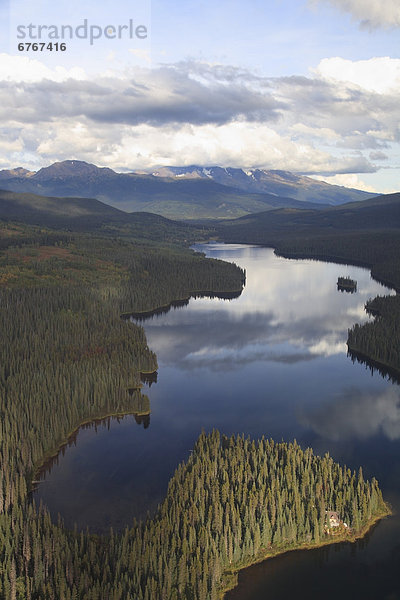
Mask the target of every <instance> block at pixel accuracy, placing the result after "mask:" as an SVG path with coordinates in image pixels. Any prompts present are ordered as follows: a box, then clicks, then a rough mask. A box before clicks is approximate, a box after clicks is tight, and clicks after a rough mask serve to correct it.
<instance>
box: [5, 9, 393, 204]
mask: <svg viewBox="0 0 400 600" xmlns="http://www.w3.org/2000/svg"><path fill="white" fill-rule="evenodd" d="M99 4H100V3H99V2H97V1H96V2H95V1H94V0H86V1H85V0H83V1H78V0H69V1H68V2H58V3H54V1H53V0H51V1H50V0H0V169H8V168H15V167H17V166H22V167H25V168H27V169H30V170H37V169H39V168H41V167H43V166H47V165H49V164H51V163H53V162H55V161H61V160H66V159H76V160H85V161H87V162H90V163H94V164H97V165H98V166H108V167H111V168H113V169H115V170H116V171H150V172H151V170H152V169H153V168H154V167H159V166H161V165H174V166H182V165H185V166H187V165H193V164H196V165H202V166H212V165H220V166H224V167H241V168H246V169H247V168H265V169H283V170H288V171H293V172H296V173H300V174H305V175H309V176H312V177H316V178H318V179H323V180H324V181H327V182H330V183H337V184H340V185H346V186H348V187H357V188H359V189H366V190H369V191H374V192H375V191H376V192H380V193H389V192H392V191H398V190H400V146H399V142H400V102H399V100H400V56H399V48H400V44H399V42H400V2H399V1H398V0H385V1H384V2H382V0H262V1H261V0H247V1H246V2H238V1H237V0H229V1H228V0H219V2H218V3H216V2H211V1H209V0H197V1H195V0H175V1H173V0H153V1H151V0H142V1H139V0H129V1H126V0H113V1H112V2H110V3H109V4H104V5H102V6H101V5H100V6H99ZM62 43H64V44H65V49H64V50H62V49H61V44H62ZM28 44H38V45H37V46H36V47H35V46H32V45H31V46H29V47H28ZM49 44H52V46H49Z"/></svg>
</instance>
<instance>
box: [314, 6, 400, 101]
mask: <svg viewBox="0 0 400 600" xmlns="http://www.w3.org/2000/svg"><path fill="white" fill-rule="evenodd" d="M399 6H400V5H399ZM313 72H314V74H315V76H316V77H317V78H321V79H324V80H327V81H333V82H338V81H341V82H345V83H349V84H354V85H357V86H359V87H361V88H364V89H365V90H369V91H371V92H378V93H386V92H390V91H392V92H394V93H396V92H397V93H398V92H399V90H400V59H398V58H390V57H388V56H379V57H374V58H369V59H368V60H356V61H352V60H346V59H344V58H340V57H338V56H336V57H332V58H324V59H323V60H321V62H320V63H319V65H318V66H317V68H316V69H315V70H314V71H313Z"/></svg>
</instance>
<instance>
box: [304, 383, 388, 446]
mask: <svg viewBox="0 0 400 600" xmlns="http://www.w3.org/2000/svg"><path fill="white" fill-rule="evenodd" d="M301 420H302V423H303V425H305V426H307V427H309V428H310V429H312V430H313V431H315V432H316V433H317V434H319V435H321V436H324V437H327V438H329V439H331V440H347V439H353V438H357V439H367V438H370V437H372V436H374V435H377V434H380V433H383V435H385V436H386V437H387V438H389V439H390V440H397V439H399V438H400V396H399V393H398V391H397V390H396V389H395V388H390V389H388V390H386V391H384V392H382V393H380V394H371V393H370V394H364V393H362V392H360V391H357V390H348V391H347V392H345V393H344V394H343V395H342V396H339V397H338V398H337V399H335V400H333V401H332V402H331V403H329V404H328V405H324V406H323V408H318V409H317V410H316V411H315V412H313V413H310V414H308V415H303V416H302V418H301Z"/></svg>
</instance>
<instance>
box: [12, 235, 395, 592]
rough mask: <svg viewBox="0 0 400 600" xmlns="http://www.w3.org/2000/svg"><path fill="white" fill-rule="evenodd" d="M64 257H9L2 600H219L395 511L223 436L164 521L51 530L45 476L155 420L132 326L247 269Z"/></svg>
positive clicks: (164, 255) (182, 478) (356, 481)
mask: <svg viewBox="0 0 400 600" xmlns="http://www.w3.org/2000/svg"><path fill="white" fill-rule="evenodd" d="M40 243H41V241H40V242H39V244H40ZM54 243H55V244H57V247H58V248H63V249H64V250H66V252H64V253H61V254H58V255H54V256H52V257H50V258H47V259H46V260H45V259H44V258H43V257H44V252H43V248H41V247H40V246H39V247H38V246H37V245H36V247H35V248H31V249H29V248H28V249H25V250H26V252H22V254H21V253H20V254H19V253H18V252H17V253H15V252H14V251H13V249H10V248H9V249H8V250H7V252H8V254H7V253H5V254H3V262H1V263H0V268H1V269H2V273H3V275H7V268H9V269H10V273H11V274H12V277H11V278H7V277H4V281H5V282H6V284H3V285H2V286H1V287H0V330H1V332H2V345H1V349H0V353H1V356H0V411H1V429H0V461H1V480H0V598H1V599H2V600H17V599H21V600H22V599H24V600H155V599H157V600H158V599H161V600H162V599H165V600H169V599H171V600H178V599H179V600H181V599H182V600H186V599H187V600H195V599H198V600H207V599H208V600H214V599H215V598H217V597H218V593H219V590H220V588H221V586H224V581H225V580H224V576H225V575H224V574H225V573H226V572H229V571H230V570H234V569H236V568H239V567H240V566H242V565H245V564H247V563H249V562H251V561H253V560H254V559H255V558H256V557H258V556H262V555H263V554H264V553H265V552H266V551H274V550H280V549H282V550H283V549H286V548H290V547H295V546H296V545H298V544H301V543H303V542H304V543H310V544H313V543H318V542H319V541H321V539H322V538H323V537H324V536H325V523H326V516H325V510H328V509H329V510H337V511H338V512H339V513H340V516H341V518H342V519H343V520H346V522H347V523H349V525H350V526H351V527H352V528H353V529H354V530H355V531H358V530H359V529H360V528H361V527H362V526H363V525H364V524H365V523H366V522H367V521H368V519H370V518H371V517H372V516H374V515H376V514H379V513H382V512H384V511H385V507H384V504H383V501H382V497H381V493H380V491H379V488H378V485H377V483H376V481H375V480H373V481H372V482H366V481H364V479H363V477H362V473H361V471H360V472H359V473H358V474H357V475H356V474H355V473H352V472H350V471H349V470H348V469H346V468H341V467H339V465H337V464H335V463H334V462H333V461H332V459H331V458H329V457H328V456H326V457H324V458H318V457H315V456H314V455H313V453H312V451H311V450H310V449H308V450H305V451H302V450H301V448H300V447H299V446H298V445H297V444H289V445H287V444H284V443H282V444H274V443H273V442H272V441H268V440H264V439H263V440H260V441H259V442H254V441H250V440H248V439H244V438H243V437H240V436H239V437H233V438H229V439H228V438H225V437H222V438H221V436H220V435H219V433H218V432H213V433H212V434H210V435H205V434H202V435H201V436H200V438H199V440H198V442H197V444H196V446H195V448H194V450H193V453H192V455H191V457H190V458H189V460H188V462H187V463H186V464H181V465H180V466H179V467H178V468H177V470H176V473H175V475H174V477H173V478H172V480H171V482H170V485H169V488H168V492H167V495H166V498H165V500H164V501H163V502H162V504H161V505H160V507H159V509H158V511H157V513H156V515H155V516H154V517H153V518H149V519H148V520H147V521H145V522H143V523H133V525H132V527H131V528H127V529H126V531H125V532H123V533H118V534H116V533H113V532H111V534H110V536H103V537H99V536H94V535H90V534H89V533H88V532H77V531H68V530H67V529H66V528H65V527H64V526H63V524H62V522H59V523H52V521H51V519H50V515H49V513H48V512H47V510H46V508H45V507H42V506H40V507H35V506H34V504H33V503H32V502H31V501H30V499H29V490H30V487H31V481H32V478H33V477H34V476H35V473H36V471H37V468H38V466H39V465H40V464H41V462H42V461H43V460H44V459H45V458H46V457H47V456H50V455H51V454H52V453H53V452H54V451H56V450H57V447H58V446H59V444H61V443H62V442H63V441H65V439H66V438H67V436H68V434H69V433H70V432H71V431H73V430H74V428H76V427H77V426H78V425H79V424H80V423H81V422H82V421H84V420H87V419H91V418H96V417H101V416H102V415H106V414H111V413H113V414H119V413H124V412H133V413H135V412H137V413H143V412H146V411H148V410H149V404H148V398H147V397H146V396H143V395H142V394H141V393H140V391H136V392H134V393H133V394H132V393H129V389H130V390H132V388H137V389H138V388H139V387H140V371H142V370H143V371H152V370H154V369H156V368H157V359H156V356H155V355H154V353H153V352H151V350H150V349H149V348H148V346H147V343H146V338H145V335H144V331H143V329H142V328H141V327H140V326H138V325H135V324H133V323H131V322H129V321H126V320H125V321H124V320H122V319H121V318H120V314H121V313H123V312H127V311H129V310H133V311H134V310H138V311H140V310H149V309H151V308H154V307H157V306H162V305H166V304H168V303H169V302H171V301H172V300H176V299H185V298H187V297H188V295H190V294H192V293H196V292H200V291H205V290H210V291H211V290H212V291H215V292H217V291H220V292H221V291H234V290H240V288H241V286H242V284H243V281H244V273H243V272H242V271H241V270H240V269H239V268H237V267H236V266H235V265H229V264H227V263H223V262H222V261H212V260H207V259H205V258H204V257H202V256H199V255H195V254H193V253H190V252H187V251H185V252H183V251H182V250H179V249H177V248H176V247H175V248H174V247H172V246H171V247H164V248H162V249H159V248H157V247H155V246H154V245H147V246H143V245H138V244H133V243H131V242H129V241H127V240H125V241H118V240H113V239H110V238H104V239H103V238H93V237H88V236H80V237H79V238H74V239H71V240H69V241H67V240H62V239H59V238H58V239H57V240H56V239H54ZM8 262H9V263H10V264H8ZM11 263H12V264H11ZM10 273H9V274H10ZM7 282H8V283H7Z"/></svg>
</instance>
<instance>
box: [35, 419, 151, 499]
mask: <svg viewBox="0 0 400 600" xmlns="http://www.w3.org/2000/svg"><path fill="white" fill-rule="evenodd" d="M149 414H151V411H150V410H146V411H132V410H126V411H110V412H107V413H105V414H101V415H96V416H93V417H86V418H84V419H83V420H82V421H81V422H80V423H79V425H77V426H76V427H74V428H73V429H71V430H70V431H69V432H68V433H67V434H66V436H65V437H64V439H63V441H62V442H60V443H59V445H58V446H57V449H56V450H51V451H49V452H46V453H45V454H44V456H43V458H42V460H41V462H40V464H39V465H38V466H35V467H34V468H33V470H32V473H33V475H32V479H31V480H30V482H29V483H30V489H29V492H32V491H34V486H35V485H37V484H39V483H41V479H40V475H41V473H42V472H43V471H44V470H45V469H46V468H47V466H50V465H49V463H51V462H52V461H54V460H55V459H56V458H57V457H58V455H59V454H60V452H61V451H62V450H63V448H66V447H67V446H68V445H69V444H70V443H71V442H72V441H73V439H74V437H75V436H76V435H77V434H78V433H79V430H80V429H81V428H82V427H84V426H85V425H91V424H92V423H93V424H94V423H96V422H98V423H99V424H100V423H102V422H103V421H106V420H107V419H110V418H111V419H112V418H115V419H118V417H121V418H122V417H127V416H129V415H132V416H135V415H139V416H146V415H149Z"/></svg>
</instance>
